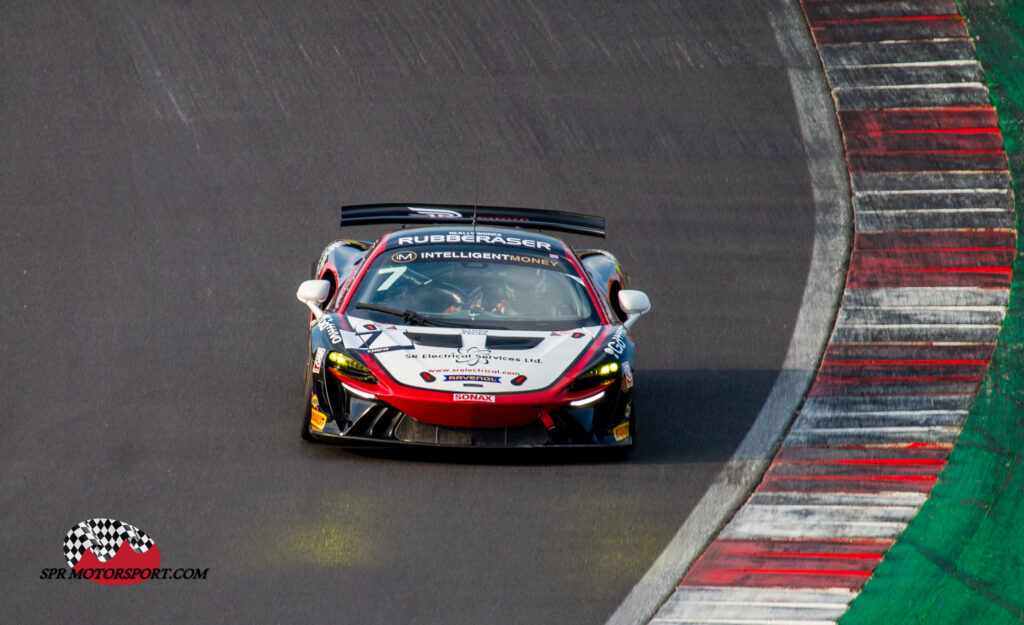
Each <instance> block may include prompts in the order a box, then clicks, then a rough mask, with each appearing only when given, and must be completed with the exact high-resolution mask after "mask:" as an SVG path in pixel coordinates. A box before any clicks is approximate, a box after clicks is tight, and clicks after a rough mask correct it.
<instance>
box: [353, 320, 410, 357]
mask: <svg viewBox="0 0 1024 625" xmlns="http://www.w3.org/2000/svg"><path fill="white" fill-rule="evenodd" d="M366 328H368V331H367V332H357V333H356V338H357V339H359V341H361V344H360V345H357V346H355V347H353V348H352V351H354V352H360V353H364V354H377V353H380V352H390V351H392V350H395V349H413V347H414V345H413V344H412V341H410V340H409V339H408V337H406V335H405V334H403V333H401V332H391V333H389V332H386V331H385V330H383V329H378V328H377V326H371V325H368V326H366ZM396 335H397V337H396Z"/></svg>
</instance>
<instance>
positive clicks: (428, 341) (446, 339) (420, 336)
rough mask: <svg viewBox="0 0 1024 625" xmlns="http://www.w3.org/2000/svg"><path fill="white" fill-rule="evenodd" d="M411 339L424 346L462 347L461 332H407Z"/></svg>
mask: <svg viewBox="0 0 1024 625" xmlns="http://www.w3.org/2000/svg"><path fill="white" fill-rule="evenodd" d="M405 335H406V336H407V337H409V340H410V341H412V342H413V343H415V344H417V345H422V346H424V347H448V348H452V349H457V348H459V347H462V335H461V334H427V333H426V332H406V333H405Z"/></svg>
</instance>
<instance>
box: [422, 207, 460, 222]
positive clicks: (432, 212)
mask: <svg viewBox="0 0 1024 625" xmlns="http://www.w3.org/2000/svg"><path fill="white" fill-rule="evenodd" d="M409 212H411V213H415V214H417V215H422V216H424V217H430V218H431V219H460V218H461V217H462V216H463V215H462V213H460V212H459V211H453V210H451V209H448V208H428V207H419V206H410V207H409Z"/></svg>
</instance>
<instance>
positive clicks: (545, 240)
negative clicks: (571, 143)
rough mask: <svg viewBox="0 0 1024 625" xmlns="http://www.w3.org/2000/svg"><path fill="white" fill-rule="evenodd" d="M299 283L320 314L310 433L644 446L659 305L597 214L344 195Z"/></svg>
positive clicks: (432, 442) (477, 444) (401, 441)
mask: <svg viewBox="0 0 1024 625" xmlns="http://www.w3.org/2000/svg"><path fill="white" fill-rule="evenodd" d="M365 224H402V225H403V228H401V229H399V230H395V231H392V232H388V233H386V234H384V235H383V236H382V237H380V239H378V240H377V241H376V242H366V241H355V240H347V239H346V240H339V241H335V242H334V243H331V244H330V245H328V246H327V248H326V249H324V251H323V253H322V254H321V255H320V259H319V261H318V262H317V263H316V264H315V265H314V271H313V277H314V279H312V280H307V281H306V282H303V283H302V284H301V285H300V286H299V289H298V292H297V293H296V296H297V297H298V299H299V301H301V302H303V303H304V304H306V305H307V306H308V307H309V309H310V312H311V315H310V320H309V323H310V339H309V352H308V353H309V358H308V363H307V365H306V384H305V392H304V399H303V401H304V404H305V407H304V409H303V412H302V437H303V438H304V439H306V440H311V441H321V442H330V441H333V442H338V443H351V444H367V443H369V444H385V445H414V446H415V445H420V446H439V447H471V448H524V447H525V448H536V447H544V448H547V447H632V446H633V444H634V441H635V438H636V428H635V422H636V414H635V412H634V410H633V388H634V372H635V368H634V344H633V340H632V338H631V336H630V333H629V330H630V327H631V326H632V325H633V324H634V323H635V322H636V320H637V319H638V318H639V317H640V316H641V315H643V314H644V313H646V312H647V311H648V310H650V301H649V299H648V297H647V295H645V294H644V293H643V292H641V291H635V290H631V289H630V279H629V276H628V275H627V274H626V273H625V272H624V271H623V269H622V267H621V266H620V265H619V263H618V261H617V260H616V259H615V257H614V256H612V255H611V254H609V253H608V252H606V251H603V250H581V251H574V250H573V249H572V248H570V247H569V246H568V245H567V244H566V243H564V242H563V241H561V240H560V239H557V238H554V237H552V236H548V235H545V234H541V233H540V232H538V230H557V231H562V232H571V233H578V234H587V235H594V236H601V237H603V236H604V220H603V219H602V218H600V217H594V216H589V215H580V214H576V213H568V212H562V211H544V210H538V209H526V208H504V207H488V206H459V205H455V206H440V205H434V204H417V205H411V204H369V205H359V206H345V207H342V209H341V225H342V227H345V226H349V225H365Z"/></svg>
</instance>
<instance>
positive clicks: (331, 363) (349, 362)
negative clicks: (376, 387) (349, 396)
mask: <svg viewBox="0 0 1024 625" xmlns="http://www.w3.org/2000/svg"><path fill="white" fill-rule="evenodd" d="M327 366H328V367H330V368H331V369H334V370H335V371H337V372H338V373H339V374H340V375H343V376H345V377H346V378H352V379H353V380H359V381H360V382H369V383H371V384H376V383H377V378H375V377H373V373H371V372H370V370H369V369H367V368H366V365H364V364H363V363H361V362H359V361H358V360H356V359H355V358H353V357H351V356H349V355H348V354H346V353H344V352H331V353H330V354H327Z"/></svg>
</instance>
